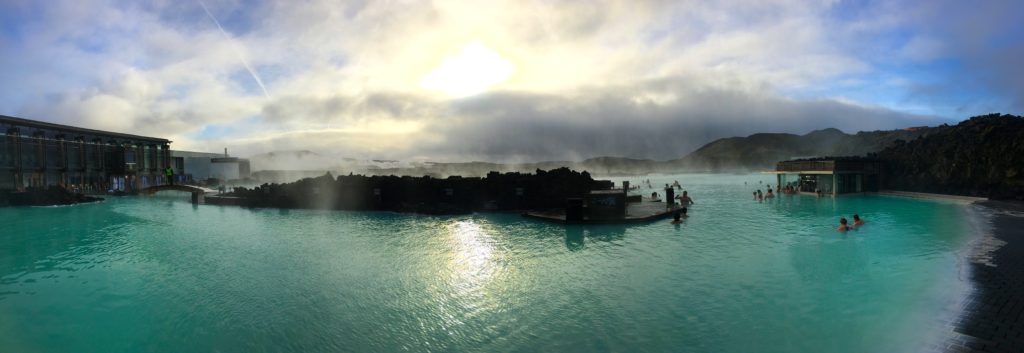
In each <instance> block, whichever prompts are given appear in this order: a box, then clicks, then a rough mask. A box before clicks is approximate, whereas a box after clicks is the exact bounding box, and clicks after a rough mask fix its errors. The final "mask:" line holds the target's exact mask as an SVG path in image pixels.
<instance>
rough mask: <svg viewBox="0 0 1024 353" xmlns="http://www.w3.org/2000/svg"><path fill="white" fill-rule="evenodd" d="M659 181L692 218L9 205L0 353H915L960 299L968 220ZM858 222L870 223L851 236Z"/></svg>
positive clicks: (702, 180) (911, 207)
mask: <svg viewBox="0 0 1024 353" xmlns="http://www.w3.org/2000/svg"><path fill="white" fill-rule="evenodd" d="M651 179H652V182H654V183H655V185H661V184H664V183H667V182H670V181H671V180H680V182H682V183H683V186H684V188H685V189H687V190H688V191H689V192H690V194H691V195H692V196H693V197H694V199H695V201H696V202H697V204H696V205H695V206H693V207H691V212H690V214H691V217H690V218H689V219H687V220H686V221H685V223H684V224H682V225H680V226H672V225H669V224H668V223H667V221H660V222H656V223H652V224H647V225H638V226H629V227H627V226H612V225H609V226H569V227H566V226H559V225H553V224H546V223H538V222H535V221H530V220H526V219H522V218H520V217H519V216H517V215H512V214H478V215H472V216H453V217H432V216H416V215H402V214H392V213H374V212H365V213H361V212H333V211H310V210H290V211H289V210H277V209H255V210H254V209H243V208H235V207H217V206H199V207H193V206H192V205H190V204H189V203H188V202H187V201H188V198H187V195H173V194H168V195H164V196H157V197H149V198H133V197H127V198H111V199H109V200H108V201H107V202H104V203H101V204H94V205H79V206H74V207H53V208H8V209H0V222H2V224H3V225H2V229H3V231H2V235H0V352H90V351H103V352H136V351H156V352H161V351H167V352H181V351H223V352H255V351H291V352H312V351H358V352H374V351H377V352H391V351H415V352H425V351H445V352H447V351H481V352H534V351H554V352H600V351H620V352H627V351H629V352H633V351H680V352H905V351H915V350H920V349H923V348H926V347H927V344H928V343H929V340H934V339H935V338H936V337H939V336H940V335H941V333H942V330H943V328H942V327H941V324H940V323H939V322H938V321H937V320H938V319H940V318H943V317H948V316H949V315H950V314H951V310H949V307H950V306H951V305H953V304H955V301H956V300H957V298H958V296H960V295H961V294H962V293H963V291H964V290H965V288H964V286H965V285H964V282H963V281H961V280H960V279H959V278H958V265H957V258H958V257H957V256H958V255H957V251H959V250H960V249H961V248H962V247H963V245H964V244H965V243H966V242H967V241H968V240H969V238H970V236H969V233H970V231H969V229H968V226H967V221H966V219H965V217H966V215H965V210H964V207H963V206H960V205H955V204H947V203H937V202H928V201H919V200H908V199H899V198H888V197H870V196H849V197H842V198H839V199H836V200H832V199H829V198H826V199H816V198H814V197H807V196H795V197H789V196H780V197H778V198H777V199H776V200H774V201H770V202H765V203H758V202H757V201H753V200H751V194H750V193H751V191H753V190H754V189H756V188H757V187H759V185H756V184H757V181H758V180H763V181H765V182H768V181H771V182H774V178H773V177H768V176H761V175H753V176H721V175H719V176H709V175H683V176H673V177H669V178H660V179H659V178H651ZM636 180H637V179H636V178H634V179H633V183H634V184H636ZM744 182H748V183H750V185H743V183H744ZM645 192H646V193H647V194H650V192H651V191H649V190H645ZM855 212H856V213H860V214H861V216H862V217H864V218H866V219H867V220H868V222H869V224H868V226H867V227H865V228H864V229H862V230H859V231H855V232H850V233H847V234H840V233H837V232H835V230H834V229H835V226H836V223H837V221H838V217H839V216H846V217H848V218H849V216H850V215H851V214H852V213H855Z"/></svg>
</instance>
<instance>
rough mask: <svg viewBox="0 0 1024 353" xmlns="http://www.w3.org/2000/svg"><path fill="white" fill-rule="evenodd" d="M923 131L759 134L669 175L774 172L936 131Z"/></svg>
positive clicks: (721, 146)
mask: <svg viewBox="0 0 1024 353" xmlns="http://www.w3.org/2000/svg"><path fill="white" fill-rule="evenodd" d="M933 129H934V128H929V127H919V128H910V129H902V130H887V131H861V132H858V133H856V134H853V135H850V134H846V133H844V132H842V131H839V130H838V129H823V130H815V131H812V132H810V133H807V134H805V135H795V134H785V133H759V134H753V135H750V136H747V137H730V138H723V139H718V140H715V141H712V142H711V143H708V144H706V145H704V146H703V147H701V148H699V149H697V150H696V151H694V152H693V153H690V154H688V155H687V156H686V157H683V158H680V159H677V160H672V161H667V162H665V164H666V166H664V169H663V170H665V171H674V170H687V171H711V172H721V171H743V170H764V169H772V168H774V166H775V163H776V162H778V161H782V160H787V159H793V158H804V157H816V156H864V155H867V154H868V153H873V152H878V151H881V150H882V149H884V148H886V147H887V146H889V145H891V144H893V143H895V142H896V141H899V140H913V139H916V138H918V137H920V136H923V135H926V134H928V133H929V132H931V131H933Z"/></svg>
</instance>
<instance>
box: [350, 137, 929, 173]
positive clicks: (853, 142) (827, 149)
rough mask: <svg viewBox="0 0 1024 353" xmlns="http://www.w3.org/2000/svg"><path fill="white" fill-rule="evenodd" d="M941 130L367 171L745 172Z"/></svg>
mask: <svg viewBox="0 0 1024 353" xmlns="http://www.w3.org/2000/svg"><path fill="white" fill-rule="evenodd" d="M935 129H936V128H932V127H915V128H907V129H900V130H882V131H861V132H858V133H856V134H852V135H851V134H847V133H844V132H842V131H840V130H838V129H831V128H830V129H823V130H815V131H811V132H809V133H807V134H804V135H796V134H789V133H757V134H753V135H750V136H747V137H729V138H722V139H718V140H715V141H712V142H710V143H708V144H705V145H704V146H702V147H701V148H698V149H697V150H695V151H693V152H691V153H689V154H687V155H686V156H684V157H682V158H679V159H674V160H668V161H655V160H650V159H635V158H624V157H595V158H588V159H585V160H583V161H578V162H577V161H547V162H536V163H512V164H503V163H490V162H466V163H422V164H419V165H416V166H413V167H405V168H376V169H369V170H367V171H366V172H368V173H371V174H380V175H388V174H395V175H437V176H447V175H463V176H483V175H486V174H487V173H488V172H490V171H498V172H511V171H521V172H531V171H534V170H536V169H544V170H547V169H553V168H559V167H568V168H570V169H574V170H586V171H589V172H590V173H593V174H595V175H639V174H648V173H676V172H744V171H755V170H766V169H772V168H774V167H775V163H776V162H778V161H781V160H788V159H792V158H801V157H816V156H864V155H867V154H869V153H873V152H878V151H881V150H883V149H884V148H886V147H888V146H890V145H892V144H893V143H895V142H896V141H900V140H902V141H911V140H914V139H917V138H919V137H921V136H924V135H927V134H929V133H930V132H932V131H935Z"/></svg>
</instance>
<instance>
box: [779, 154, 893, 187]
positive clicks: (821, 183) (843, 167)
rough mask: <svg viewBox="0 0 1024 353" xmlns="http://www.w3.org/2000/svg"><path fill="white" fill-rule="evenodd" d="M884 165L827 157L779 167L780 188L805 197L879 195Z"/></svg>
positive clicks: (784, 162)
mask: <svg viewBox="0 0 1024 353" xmlns="http://www.w3.org/2000/svg"><path fill="white" fill-rule="evenodd" d="M880 172H881V162H879V161H878V160H875V159H870V158H864V157H823V158H811V159H796V160H789V161H782V162H779V163H778V164H776V166H775V171H774V172H769V173H773V174H776V176H777V180H778V184H777V185H781V186H782V187H785V186H790V187H793V188H795V190H797V191H798V192H801V193H817V192H819V191H820V192H821V193H823V194H828V195H832V196H835V195H838V194H848V193H859V192H874V191H878V189H879V187H880V185H881V180H880V177H879V174H880Z"/></svg>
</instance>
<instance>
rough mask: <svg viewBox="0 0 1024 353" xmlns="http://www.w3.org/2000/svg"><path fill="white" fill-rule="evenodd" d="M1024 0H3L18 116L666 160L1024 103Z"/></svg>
mask: <svg viewBox="0 0 1024 353" xmlns="http://www.w3.org/2000/svg"><path fill="white" fill-rule="evenodd" d="M1022 13H1024V2H1022V1H1011V0H1007V1H984V0H982V1H924V0H922V1H899V0H894V1H877V2H875V1H845V0H833V1H789V0H750V1H747V0H726V1H715V2H713V3H712V2H708V1H685V0H679V1H638V0H623V1H599V0H593V1H531V0H516V1H507V2H506V1H435V2H429V1H326V0H324V1H320V0H307V1H295V0H280V1H242V0H202V1H199V0H156V1H149V2H146V1H113V0H109V1H108V0H66V1H65V0H47V1H37V0H2V1H0V52H2V55H0V80H2V82H4V84H2V85H0V114H5V115H15V116H20V117H24V118H29V119H38V120H44V121H50V122H56V123H63V124H70V125H76V126H83V127H90V128H97V129H109V130H114V131H121V132H129V133H137V134H144V135H152V136H161V137H167V138H170V139H172V140H174V145H173V147H174V148H175V149H187V150H207V151H220V150H221V149H222V148H224V147H227V148H229V149H230V150H231V151H234V152H235V154H239V155H243V156H245V155H249V154H255V153H261V152H267V151H272V150H294V149H309V150H313V151H317V152H320V153H323V154H327V155H337V156H351V157H357V158H360V157H361V158H396V159H418V160H424V159H426V160H444V161H467V160H498V161H511V160H547V159H579V158H586V157H592V156H600V155H613V156H628V157H642V158H654V159H670V158H677V157H680V156H682V155H685V154H686V153H687V152H690V151H691V150H693V149H694V148H696V147H699V146H700V145H702V144H704V143H706V142H709V141H710V140H712V139H715V138H719V137H728V136H734V135H748V134H751V133H754V132H794V133H806V132H808V131H810V130H812V129H819V128H824V127H837V128H840V129H842V130H844V131H847V132H855V131H858V130H876V129H887V128H897V127H906V126H917V125H937V124H942V123H954V122H956V121H959V120H962V119H964V118H966V117H970V116H972V115H978V114H985V113H990V112H1004V113H1015V114H1021V113H1022V112H1024V79H1022V78H1024V65H1021V61H1022V60H1024V59H1022V58H1024V21H1021V20H1020V14H1022Z"/></svg>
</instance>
